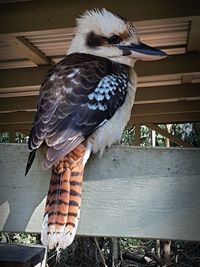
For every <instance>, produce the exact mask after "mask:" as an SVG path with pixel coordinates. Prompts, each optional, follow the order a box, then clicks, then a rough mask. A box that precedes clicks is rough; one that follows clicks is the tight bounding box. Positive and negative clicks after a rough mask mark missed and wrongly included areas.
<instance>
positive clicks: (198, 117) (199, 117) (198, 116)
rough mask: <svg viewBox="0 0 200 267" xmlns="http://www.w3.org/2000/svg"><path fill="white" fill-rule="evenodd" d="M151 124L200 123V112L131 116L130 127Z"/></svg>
mask: <svg viewBox="0 0 200 267" xmlns="http://www.w3.org/2000/svg"><path fill="white" fill-rule="evenodd" d="M149 122H151V123H156V124H169V123H186V122H200V112H188V113H174V114H159V115H157V114H156V115H140V116H131V119H130V121H129V122H128V126H132V125H134V124H136V123H140V124H145V123H149Z"/></svg>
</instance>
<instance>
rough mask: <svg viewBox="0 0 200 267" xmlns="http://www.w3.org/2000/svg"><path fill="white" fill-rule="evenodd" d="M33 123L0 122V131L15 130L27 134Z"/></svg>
mask: <svg viewBox="0 0 200 267" xmlns="http://www.w3.org/2000/svg"><path fill="white" fill-rule="evenodd" d="M32 125H33V123H32V122H29V123H15V124H0V132H1V133H3V132H9V131H12V130H13V131H15V132H18V131H19V132H22V133H24V134H27V135H29V133H30V130H31V128H32Z"/></svg>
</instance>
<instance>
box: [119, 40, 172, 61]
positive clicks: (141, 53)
mask: <svg viewBox="0 0 200 267" xmlns="http://www.w3.org/2000/svg"><path fill="white" fill-rule="evenodd" d="M121 49H123V47H121ZM124 49H125V50H126V54H124V55H128V53H127V51H129V55H130V56H131V57H133V58H135V59H139V60H144V61H150V60H159V59H163V58H166V57H168V54H167V53H165V52H164V51H162V50H160V49H157V48H154V47H151V46H148V45H146V44H143V43H141V42H140V43H138V44H130V45H129V46H126V47H124Z"/></svg>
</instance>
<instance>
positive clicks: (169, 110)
mask: <svg viewBox="0 0 200 267" xmlns="http://www.w3.org/2000/svg"><path fill="white" fill-rule="evenodd" d="M187 112H200V100H196V101H179V102H171V103H170V102H168V103H153V104H136V105H134V106H133V116H140V115H153V114H157V115H158V114H173V113H187Z"/></svg>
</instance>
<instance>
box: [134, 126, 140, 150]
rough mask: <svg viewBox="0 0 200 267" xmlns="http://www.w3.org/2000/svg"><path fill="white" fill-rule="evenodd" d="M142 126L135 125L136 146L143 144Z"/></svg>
mask: <svg viewBox="0 0 200 267" xmlns="http://www.w3.org/2000/svg"><path fill="white" fill-rule="evenodd" d="M140 130H141V125H140V124H138V123H136V124H135V146H140V144H141V131H140Z"/></svg>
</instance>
